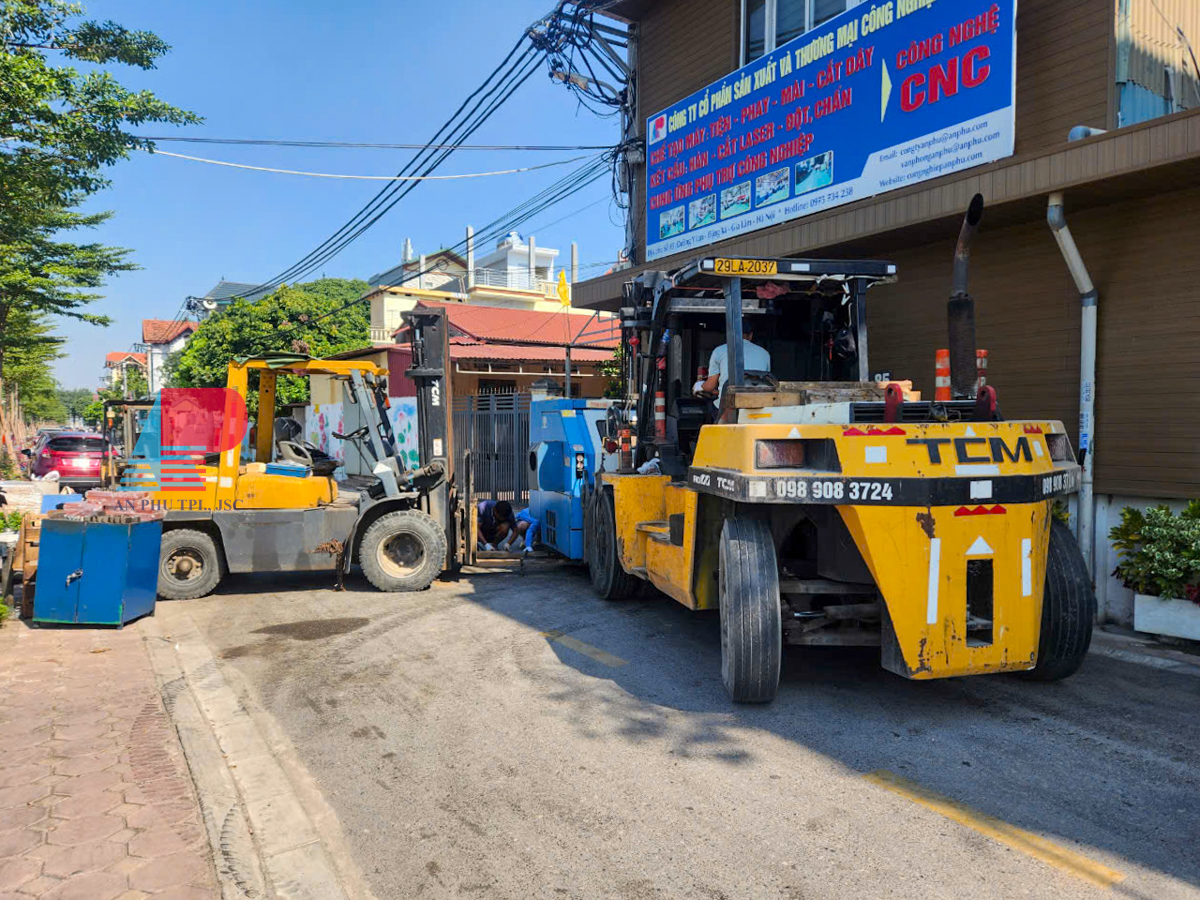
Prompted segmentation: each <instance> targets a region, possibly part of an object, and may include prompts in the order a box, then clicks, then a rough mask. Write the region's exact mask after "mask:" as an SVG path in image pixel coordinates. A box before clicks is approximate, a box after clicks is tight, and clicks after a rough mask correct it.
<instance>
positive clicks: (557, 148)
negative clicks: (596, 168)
mask: <svg viewBox="0 0 1200 900" xmlns="http://www.w3.org/2000/svg"><path fill="white" fill-rule="evenodd" d="M139 140H144V141H153V142H154V143H159V142H164V141H175V142H179V143H190V144H235V145H247V146H255V147H258V146H263V147H311V148H316V149H342V150H504V151H536V152H558V153H567V152H571V151H573V150H607V149H609V145H607V144H432V143H431V144H369V143H363V142H359V141H299V140H270V139H266V138H263V139H259V138H206V137H180V136H178V135H175V136H170V137H143V136H140V135H139Z"/></svg>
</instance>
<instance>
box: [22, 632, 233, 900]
mask: <svg viewBox="0 0 1200 900" xmlns="http://www.w3.org/2000/svg"><path fill="white" fill-rule="evenodd" d="M143 634H144V629H143V628H142V627H141V626H140V625H139V624H138V623H134V624H132V625H129V626H127V627H126V628H125V629H123V630H121V631H116V630H112V629H96V628H86V627H85V628H77V629H76V628H45V629H40V628H32V627H30V626H29V625H27V624H26V623H24V622H20V621H9V622H7V623H5V625H4V626H3V627H0V900H29V898H30V897H40V898H45V900H143V898H147V897H154V898H155V900H219V897H220V890H219V889H218V886H217V880H216V874H215V871H214V868H213V863H212V858H211V853H210V850H209V845H208V838H207V834H206V832H205V830H204V825H203V820H202V819H201V814H200V807H199V804H198V803H197V800H196V796H195V791H194V788H193V785H192V780H191V778H190V776H189V774H188V769H187V763H186V762H185V760H184V756H183V751H182V750H181V748H180V746H179V739H178V737H177V736H176V733H175V730H174V729H173V728H172V727H171V723H170V721H169V719H168V717H167V714H166V712H165V711H164V709H163V704H162V700H161V698H160V696H159V692H158V689H157V687H156V685H155V679H154V672H153V670H152V669H151V667H150V659H149V656H148V653H147V649H146V645H145V642H144V640H143Z"/></svg>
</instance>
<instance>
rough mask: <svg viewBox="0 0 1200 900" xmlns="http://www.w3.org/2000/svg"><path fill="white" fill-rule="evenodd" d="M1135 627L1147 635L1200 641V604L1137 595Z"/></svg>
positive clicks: (1134, 604) (1134, 602)
mask: <svg viewBox="0 0 1200 900" xmlns="http://www.w3.org/2000/svg"><path fill="white" fill-rule="evenodd" d="M1133 627H1134V628H1135V629H1136V630H1137V631H1144V632H1146V633H1147V634H1166V635H1170V636H1171V637H1179V638H1189V639H1190V640H1193V641H1200V603H1193V602H1192V601H1191V600H1173V599H1169V598H1167V597H1148V596H1146V595H1145V594H1136V595H1135V596H1134V598H1133Z"/></svg>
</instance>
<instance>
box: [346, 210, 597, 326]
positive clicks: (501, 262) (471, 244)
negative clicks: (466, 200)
mask: <svg viewBox="0 0 1200 900" xmlns="http://www.w3.org/2000/svg"><path fill="white" fill-rule="evenodd" d="M464 245H465V251H464V253H463V254H459V253H458V252H457V251H455V250H449V249H442V250H438V251H435V252H434V253H429V254H421V255H420V256H417V255H415V254H411V250H410V245H409V244H408V243H407V242H406V244H405V256H406V257H411V258H406V259H404V260H402V261H401V263H400V264H399V265H397V266H393V267H392V268H390V269H387V270H385V271H383V272H377V273H376V274H374V275H372V276H371V277H370V278H368V279H367V282H368V283H369V284H370V285H371V287H372V289H371V292H370V293H369V294H368V298H369V300H370V304H371V341H372V342H373V343H376V344H389V343H391V340H392V335H393V334H394V333H395V331H396V329H397V328H399V327H400V314H401V313H403V312H404V311H405V310H409V309H413V308H414V307H415V306H416V305H417V304H418V303H419V302H422V301H430V302H435V303H447V304H459V303H461V304H469V305H478V306H496V307H503V308H507V309H521V310H529V311H534V312H559V311H565V312H566V313H568V314H571V313H577V312H579V311H578V310H573V309H572V308H571V307H570V287H569V285H570V283H571V281H572V280H573V279H572V278H571V274H570V272H568V273H567V278H566V281H567V301H566V302H564V301H563V299H562V297H561V296H560V280H561V279H560V275H561V273H562V272H563V271H564V268H563V266H562V265H561V264H560V263H559V262H558V257H559V251H558V250H556V249H554V248H551V247H539V246H538V245H537V240H536V238H535V237H533V236H532V235H531V236H529V237H528V238H523V237H522V236H521V235H519V234H518V233H517V232H515V231H514V232H510V233H509V234H507V235H505V236H504V237H503V238H501V239H500V240H499V241H497V242H496V246H495V247H493V248H491V249H486V248H481V249H480V250H479V251H477V250H476V246H475V239H474V235H473V234H472V233H471V230H470V229H468V230H467V239H466V241H465V242H464ZM485 250H486V252H485ZM571 252H572V256H573V257H575V256H577V249H576V248H575V245H572V249H571ZM477 256H478V258H477ZM531 259H532V260H533V265H532V266H531V265H530V260H531Z"/></svg>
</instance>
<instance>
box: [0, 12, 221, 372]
mask: <svg viewBox="0 0 1200 900" xmlns="http://www.w3.org/2000/svg"><path fill="white" fill-rule="evenodd" d="M82 12H83V8H82V6H80V5H79V4H77V3H72V2H67V0H0V185H3V186H4V188H3V190H0V373H3V371H4V369H5V358H6V356H7V354H8V353H11V352H13V350H14V347H16V346H20V345H19V343H18V342H17V340H16V339H15V338H14V337H13V336H12V334H11V332H10V327H11V326H10V320H11V319H13V318H14V315H15V314H16V313H17V312H22V313H25V314H27V315H29V316H30V317H32V318H33V319H35V320H37V321H39V322H42V321H44V317H45V316H48V315H57V316H67V317H69V318H74V319H80V320H83V321H86V322H92V323H94V324H97V325H107V324H108V323H109V319H108V317H107V316H104V315H101V314H98V313H93V312H89V311H88V310H87V306H88V304H90V303H92V302H93V301H95V300H97V299H98V298H99V297H100V294H98V293H96V289H97V288H99V287H101V286H102V285H103V283H104V280H105V278H106V277H107V276H109V275H111V274H113V273H116V272H123V271H129V270H130V269H133V268H135V266H134V265H133V263H132V262H130V261H129V259H128V255H129V251H128V250H123V249H120V248H115V247H105V246H103V245H101V244H99V243H94V242H93V243H87V242H84V243H75V242H70V241H64V240H60V239H59V235H60V234H61V233H62V232H65V231H74V230H78V229H82V228H90V227H94V226H96V225H98V224H99V223H100V222H103V221H104V220H105V219H106V218H107V217H108V216H109V215H110V214H109V213H103V212H101V213H87V214H84V213H79V212H75V211H74V209H75V208H76V207H77V206H79V205H80V204H81V203H82V202H83V201H84V200H86V199H87V198H88V197H89V196H90V195H92V194H94V193H96V192H97V191H100V190H102V189H103V188H105V187H106V186H107V185H108V181H107V179H106V178H105V177H104V175H103V169H104V168H105V167H106V166H109V165H112V164H113V163H115V162H117V161H119V160H121V159H125V158H128V156H129V155H130V153H131V152H133V151H134V150H137V149H147V150H149V149H153V145H152V144H151V143H150V142H149V141H147V140H145V139H144V138H139V137H136V136H135V135H133V134H131V133H129V132H128V131H126V130H125V129H127V128H129V127H131V126H137V125H143V124H146V123H151V122H168V123H172V124H177V125H182V124H193V123H197V122H199V121H200V119H199V118H198V117H197V116H196V115H194V114H193V113H190V112H186V111H184V110H181V109H177V108H175V107H173V106H170V105H168V104H166V103H164V102H163V101H161V100H159V99H158V98H157V97H155V96H154V94H152V93H150V92H149V91H137V92H133V91H129V90H127V89H125V88H123V87H122V86H121V85H120V84H118V83H117V81H116V80H115V79H114V78H113V77H112V75H110V74H109V73H108V72H107V71H103V70H94V71H88V72H84V73H81V72H79V71H77V70H76V69H75V68H73V67H72V66H70V65H62V64H53V63H52V62H51V60H50V55H51V54H53V55H55V56H56V57H57V58H61V59H64V60H77V61H80V62H84V63H89V64H92V65H105V64H108V63H120V64H123V65H130V66H136V67H138V68H141V69H151V68H154V64H155V60H157V59H158V58H159V57H161V56H162V55H163V54H165V53H166V52H167V51H168V50H169V49H170V48H169V47H168V46H167V44H166V43H164V42H163V41H162V40H161V39H160V38H158V37H157V36H155V35H154V34H151V33H150V32H148V31H130V30H128V29H126V28H123V27H122V26H120V25H117V24H116V23H114V22H104V23H98V22H92V21H83V20H81V19H80V16H81V14H82Z"/></svg>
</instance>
